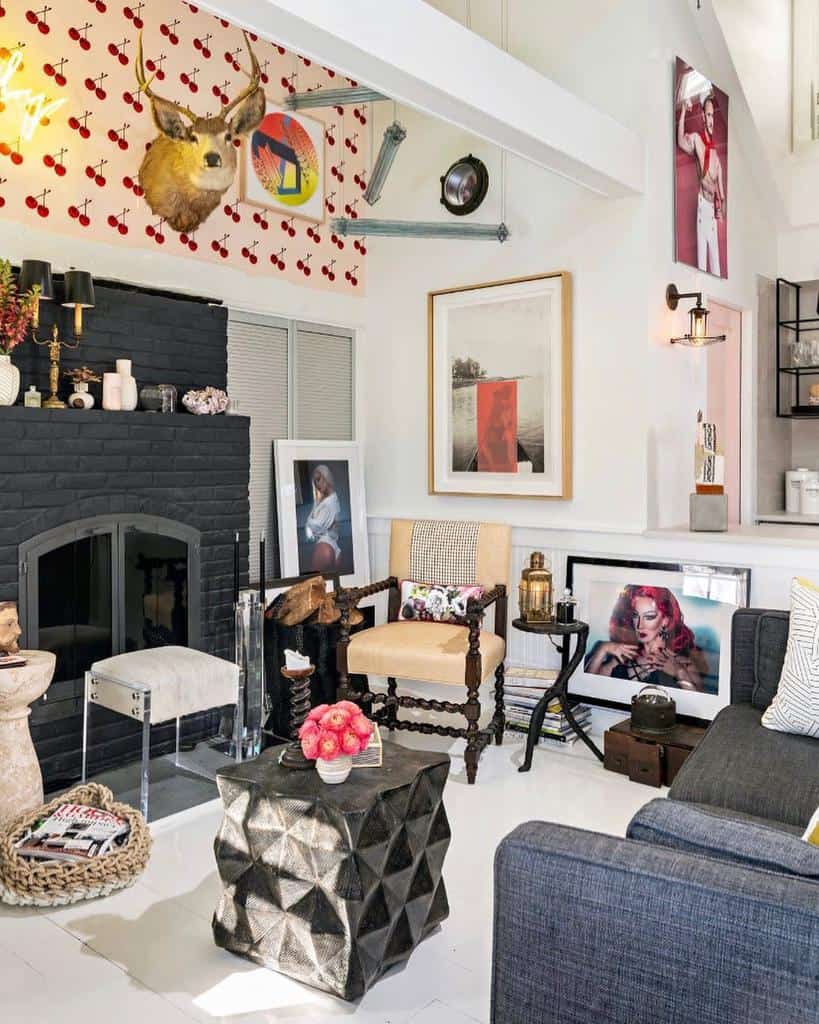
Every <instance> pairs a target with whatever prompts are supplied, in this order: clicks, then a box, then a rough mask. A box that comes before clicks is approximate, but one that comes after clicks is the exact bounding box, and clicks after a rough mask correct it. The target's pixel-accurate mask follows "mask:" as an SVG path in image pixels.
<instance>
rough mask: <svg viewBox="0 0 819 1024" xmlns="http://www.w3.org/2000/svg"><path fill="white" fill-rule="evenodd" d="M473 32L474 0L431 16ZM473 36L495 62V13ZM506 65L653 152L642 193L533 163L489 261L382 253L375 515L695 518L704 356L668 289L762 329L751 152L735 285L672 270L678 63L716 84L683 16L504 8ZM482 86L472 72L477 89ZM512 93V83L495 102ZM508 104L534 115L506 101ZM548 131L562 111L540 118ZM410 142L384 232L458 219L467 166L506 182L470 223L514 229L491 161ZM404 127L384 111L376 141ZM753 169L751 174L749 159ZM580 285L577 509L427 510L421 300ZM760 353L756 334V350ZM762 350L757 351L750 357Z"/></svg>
mask: <svg viewBox="0 0 819 1024" xmlns="http://www.w3.org/2000/svg"><path fill="white" fill-rule="evenodd" d="M435 6H437V7H439V8H440V9H442V10H445V11H446V12H447V13H449V14H450V15H451V16H452V17H455V18H458V19H459V20H463V19H464V17H465V5H464V3H463V0H439V2H437V3H436V4H435ZM471 9H472V18H473V28H474V29H475V30H476V31H480V32H482V33H484V34H486V35H487V36H488V37H489V38H491V39H493V40H494V41H495V42H498V41H499V40H500V36H501V25H500V19H499V16H498V15H499V11H500V10H501V4H500V3H499V2H497V0H474V2H473V3H472V5H471ZM509 45H510V50H511V52H512V53H513V54H514V55H516V56H518V57H520V58H521V59H523V60H526V61H527V62H529V63H531V64H533V65H534V66H535V67H538V68H539V69H540V70H543V71H544V72H546V73H548V74H549V75H550V76H551V77H552V78H553V79H555V80H556V81H557V82H558V83H559V84H561V85H563V86H565V87H566V88H569V89H572V90H573V91H575V92H577V93H578V94H579V95H580V96H582V97H583V98H585V99H587V100H589V101H590V102H593V103H595V104H596V105H598V106H599V107H600V108H601V109H603V110H604V111H606V112H608V113H611V114H612V115H614V116H617V117H618V118H619V120H621V121H622V122H623V123H624V124H627V125H629V126H630V127H632V128H633V129H634V130H635V131H637V132H638V134H640V135H642V136H643V138H644V139H645V141H646V145H647V191H646V195H645V196H644V197H641V198H634V199H631V198H629V199H622V200H602V199H598V198H596V197H594V196H592V195H589V194H588V193H587V192H584V191H582V190H580V189H579V188H577V187H576V186H573V185H571V184H569V183H567V182H565V181H563V180H561V179H558V178H556V177H554V176H553V175H549V174H548V173H546V172H544V171H542V170H539V169H537V168H534V167H532V166H530V165H528V164H525V163H523V162H522V161H520V160H517V159H514V158H510V159H509V160H508V161H507V174H506V203H507V209H506V220H507V223H508V224H509V226H510V229H511V231H512V238H511V239H510V240H509V242H507V243H506V244H505V245H504V246H498V245H497V244H494V243H483V244H480V243H459V242H440V241H436V242H430V241H412V240H404V239H402V240H381V239H379V240H377V241H373V243H372V245H371V247H370V249H371V254H372V258H371V260H370V264H369V271H370V278H369V282H368V291H369V297H368V301H367V328H368V329H367V336H368V346H367V358H366V359H365V360H363V363H362V372H363V375H364V376H363V380H362V394H363V400H364V404H365V416H366V424H367V435H368V438H369V440H370V443H369V444H368V448H367V486H368V503H369V507H370V510H371V512H372V513H373V514H375V515H381V516H392V515H418V514H423V515H432V516H446V515H453V516H465V515H468V516H471V517H475V518H479V519H502V520H505V521H508V522H512V523H514V524H515V525H520V526H559V527H565V526H568V525H572V527H573V528H575V529H589V530H600V529H608V530H617V531H640V530H642V529H643V528H645V526H646V525H670V524H673V523H676V522H682V521H684V520H685V519H686V518H687V501H688V492H689V490H690V489H691V480H692V475H693V455H692V452H693V439H694V423H695V417H696V412H697V409H698V408H699V407H701V406H703V405H704V402H705V396H706V388H705V362H704V359H703V358H702V354H701V353H696V352H692V351H690V350H683V349H678V348H672V346H670V345H669V344H668V339H669V337H670V336H671V334H672V333H679V332H680V331H679V329H680V328H682V326H683V318H684V314H683V313H682V311H681V312H680V313H678V314H675V315H674V316H673V317H672V315H671V314H670V313H669V311H668V310H667V309H666V308H665V304H664V293H665V287H666V284H667V283H668V282H669V281H675V282H676V283H677V284H678V286H679V287H680V289H681V290H694V289H702V290H704V291H705V292H706V294H707V295H709V296H712V297H713V298H715V299H719V300H720V301H721V302H723V303H724V304H726V305H728V306H733V307H737V308H740V309H743V310H752V309H754V308H755V305H756V274H757V273H759V272H762V273H767V274H770V275H773V274H774V273H775V261H776V251H775V245H774V244H773V242H772V239H773V237H774V234H775V232H774V228H773V224H772V220H771V218H770V217H769V216H768V215H767V212H766V204H765V201H764V199H763V198H761V197H759V196H758V195H756V194H755V192H754V189H753V186H752V185H751V183H750V182H751V179H750V176H749V174H748V173H747V170H748V159H749V157H748V154H746V153H744V152H743V151H742V141H743V140H742V139H740V138H738V137H737V136H736V133H735V132H733V131H732V133H731V137H730V161H731V163H730V180H729V185H728V190H729V200H728V202H729V218H730V221H729V223H730V243H729V244H730V248H729V267H730V277H729V279H728V281H727V282H723V281H718V280H716V279H714V278H710V277H706V276H705V275H699V274H698V273H696V272H695V271H691V270H689V269H687V268H685V267H682V266H680V265H677V264H675V263H674V262H673V249H672V244H673V235H672V232H673V212H672V211H673V204H672V170H673V164H672V161H673V132H672V125H673V112H672V67H673V58H674V56H675V55H676V54H678V53H679V54H680V55H681V56H683V57H685V58H686V59H687V60H689V61H690V62H691V63H693V64H695V65H696V66H697V67H699V68H700V69H701V70H703V71H704V72H705V73H710V74H712V75H713V77H714V78H715V79H717V80H718V75H717V73H716V71H715V70H713V69H712V68H711V67H709V63H708V60H707V58H706V55H705V53H704V51H703V48H702V45H701V42H700V39H699V35H698V33H697V30H696V26H695V25H694V22H693V19H692V15H691V13H690V11H689V8H688V5H687V4H686V3H684V2H683V0H632V2H631V3H629V4H622V3H618V2H616V0H583V2H578V3H574V4H539V3H532V2H525V0H510V23H509ZM475 70H476V72H477V71H478V69H475ZM498 88H499V89H502V88H503V83H502V82H501V83H498ZM509 102H510V103H513V102H525V98H521V97H511V96H510V99H509ZM543 116H544V117H548V111H544V112H543ZM399 117H400V119H401V120H402V121H403V122H404V123H405V125H406V127H407V129H408V132H409V135H408V138H407V141H406V142H405V143H404V145H403V147H402V149H401V150H400V152H399V155H398V158H397V160H396V163H395V167H394V170H393V173H392V176H391V178H390V180H389V182H388V184H387V186H386V188H385V191H384V197H383V199H382V201H381V202H380V203H379V204H378V205H377V206H376V207H375V209H374V211H373V215H374V216H379V217H399V218H420V219H434V218H438V217H441V218H445V217H446V216H447V215H446V214H444V213H442V212H441V210H440V206H439V203H438V180H437V179H438V175H439V174H440V173H441V172H442V171H443V170H444V169H445V168H446V166H447V165H448V162H449V161H450V160H453V159H455V158H457V157H458V156H460V155H462V154H463V153H464V152H466V151H468V150H470V149H473V150H474V151H475V153H476V154H477V155H479V156H480V157H481V158H482V159H484V160H485V162H486V163H487V165H488V166H489V170H490V174H491V175H492V180H493V188H492V191H491V193H490V197H489V198H488V199H487V201H486V202H485V203H484V205H483V207H482V208H481V210H480V211H479V213H478V214H476V219H480V220H481V221H497V219H498V218H499V217H500V177H501V176H500V159H499V156H498V153H497V152H496V151H495V150H493V148H492V147H490V146H488V145H487V144H485V143H481V142H480V141H478V140H475V139H472V138H469V137H467V136H465V135H462V134H459V133H457V132H456V131H454V130H453V129H452V128H450V127H448V126H446V125H444V124H441V123H438V122H433V121H430V120H429V119H426V118H423V117H421V116H419V115H416V114H414V113H413V112H410V111H405V110H400V111H399ZM391 118H392V110H391V109H390V107H389V106H388V105H381V107H380V108H379V110H378V116H377V118H376V123H375V126H374V133H375V136H376V141H378V139H380V135H381V132H382V131H383V128H384V126H385V124H386V123H387V122H388V121H389V120H391ZM751 158H752V154H751ZM552 270H568V271H570V272H571V274H572V277H573V284H574V442H575V444H574V447H575V459H574V494H575V496H574V498H573V499H572V500H571V501H568V502H548V501H523V500H510V499H506V500H498V499H494V500H493V499H478V498H474V499H464V498H455V497H442V496H430V495H428V494H427V454H426V431H427V413H426V399H427V356H426V348H427V324H426V294H427V292H428V291H431V290H436V289H440V288H447V287H452V286H457V285H459V284H472V283H477V282H480V281H490V280H500V279H503V278H507V277H515V276H517V275H524V274H533V273H537V272H545V271H552ZM750 335H752V331H751V332H750ZM750 340H752V338H751V337H750V336H749V341H750Z"/></svg>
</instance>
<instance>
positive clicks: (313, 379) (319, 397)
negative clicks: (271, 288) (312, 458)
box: [294, 323, 354, 441]
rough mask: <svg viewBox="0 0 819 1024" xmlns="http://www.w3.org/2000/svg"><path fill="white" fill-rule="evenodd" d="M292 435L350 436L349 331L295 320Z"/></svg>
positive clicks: (329, 438)
mask: <svg viewBox="0 0 819 1024" xmlns="http://www.w3.org/2000/svg"><path fill="white" fill-rule="evenodd" d="M294 363H295V365H294V380H295V388H296V402H295V413H296V418H295V437H297V438H299V439H300V440H302V439H307V440H310V439H313V438H321V439H323V440H327V441H349V440H350V439H351V438H352V436H353V372H354V370H353V339H352V335H351V334H350V332H349V331H347V332H344V331H339V330H336V329H335V328H331V327H322V326H320V325H318V324H307V323H297V324H296V347H295V359H294Z"/></svg>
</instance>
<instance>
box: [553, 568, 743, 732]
mask: <svg viewBox="0 0 819 1024" xmlns="http://www.w3.org/2000/svg"><path fill="white" fill-rule="evenodd" d="M566 585H567V586H568V587H571V588H572V592H573V593H574V595H575V597H576V598H577V600H578V617H579V618H580V619H581V620H582V621H584V622H588V624H589V642H588V647H587V649H586V654H585V657H584V661H583V666H582V668H578V670H577V672H575V674H574V676H572V679H571V681H570V683H569V691H570V693H571V694H572V695H573V696H577V697H582V698H583V699H584V700H590V701H592V702H593V703H597V704H603V705H604V706H609V707H620V706H622V707H628V706H629V705H630V704H631V698H632V697H633V696H634V695H635V694H637V693H639V692H640V690H641V689H642V688H643V687H644V686H649V685H651V686H662V687H663V688H664V689H666V690H667V691H668V692H669V694H670V695H671V696H672V697H673V698H674V700H675V701H676V704H677V712H678V713H679V714H681V715H688V716H692V717H694V718H700V719H707V720H710V719H712V718H713V717H714V715H716V713H717V712H718V711H719V710H720V708H723V707H725V705H726V704H728V703H729V702H730V696H731V694H730V646H731V619H732V617H733V614H734V612H735V611H736V609H737V608H741V607H746V606H747V604H748V596H749V593H750V585H751V572H750V569H740V568H734V567H729V566H709V565H682V564H679V563H675V562H631V561H620V560H617V559H609V558H579V557H575V556H574V555H570V556H569V558H568V560H567V564H566Z"/></svg>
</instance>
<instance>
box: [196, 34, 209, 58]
mask: <svg viewBox="0 0 819 1024" xmlns="http://www.w3.org/2000/svg"><path fill="white" fill-rule="evenodd" d="M211 38H212V37H211V36H210V35H206V36H203V38H202V39H194V41H193V46H194V49H195V50H198V51H199V52H200V53H201V54H202V56H203V57H204V58H205V60H210V58H211V57H212V56H213V54H212V52H211V50H210V47H209V46H208V43H209V42H210V40H211Z"/></svg>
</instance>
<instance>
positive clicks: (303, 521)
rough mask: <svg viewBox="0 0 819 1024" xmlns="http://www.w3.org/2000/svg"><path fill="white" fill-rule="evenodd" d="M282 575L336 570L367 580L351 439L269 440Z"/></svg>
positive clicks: (358, 472)
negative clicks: (274, 479)
mask: <svg viewBox="0 0 819 1024" xmlns="http://www.w3.org/2000/svg"><path fill="white" fill-rule="evenodd" d="M273 457H274V462H275V475H276V503H277V508H278V521H279V550H280V558H281V571H282V574H283V575H284V576H303V575H305V574H307V573H315V572H321V573H325V574H326V573H338V575H339V576H340V577H341V585H342V586H344V587H361V586H364V585H365V584H367V583H369V582H370V557H369V548H368V542H367V513H366V503H365V500H364V472H363V467H362V462H361V448H360V446H359V444H358V443H357V442H355V441H274V442H273Z"/></svg>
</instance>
